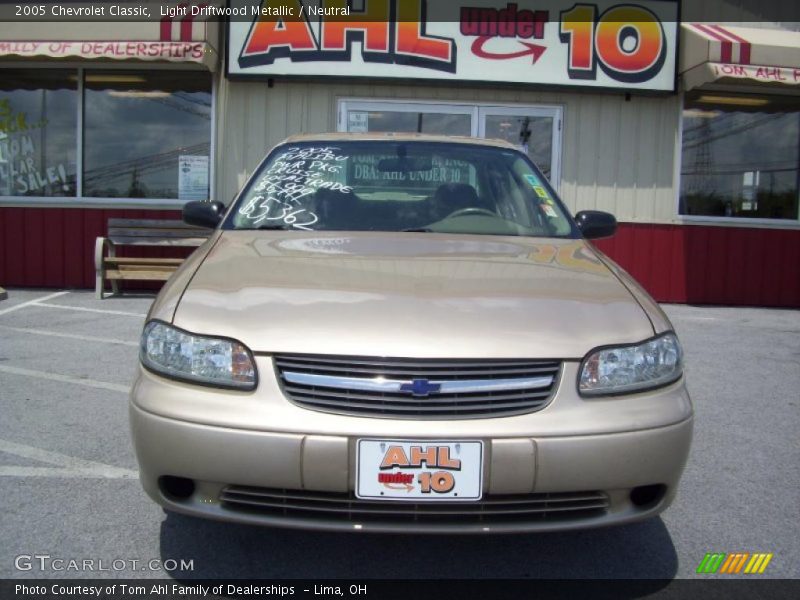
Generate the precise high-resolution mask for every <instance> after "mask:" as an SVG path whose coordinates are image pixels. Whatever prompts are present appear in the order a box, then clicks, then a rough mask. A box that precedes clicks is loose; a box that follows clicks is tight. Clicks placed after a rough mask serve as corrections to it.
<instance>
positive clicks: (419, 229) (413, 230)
mask: <svg viewBox="0 0 800 600" xmlns="http://www.w3.org/2000/svg"><path fill="white" fill-rule="evenodd" d="M400 231H402V232H403V233H433V229H429V228H428V227H409V228H408V229H401V230H400Z"/></svg>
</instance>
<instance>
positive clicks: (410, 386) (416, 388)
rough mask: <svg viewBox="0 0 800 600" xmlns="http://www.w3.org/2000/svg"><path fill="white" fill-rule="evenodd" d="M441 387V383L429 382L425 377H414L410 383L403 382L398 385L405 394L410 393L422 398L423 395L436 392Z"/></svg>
mask: <svg viewBox="0 0 800 600" xmlns="http://www.w3.org/2000/svg"><path fill="white" fill-rule="evenodd" d="M441 389H442V384H440V383H431V382H430V381H428V380H427V379H415V380H414V381H413V382H411V383H404V384H403V385H401V386H400V391H401V392H405V393H407V394H412V395H414V396H417V397H422V398H424V397H425V396H430V395H431V394H438V393H439V390H441Z"/></svg>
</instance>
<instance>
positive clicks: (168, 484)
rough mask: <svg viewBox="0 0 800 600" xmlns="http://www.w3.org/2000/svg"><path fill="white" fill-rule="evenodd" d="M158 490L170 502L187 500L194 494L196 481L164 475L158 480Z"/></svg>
mask: <svg viewBox="0 0 800 600" xmlns="http://www.w3.org/2000/svg"><path fill="white" fill-rule="evenodd" d="M158 488H159V489H160V490H161V493H162V494H164V496H166V497H167V498H168V499H170V500H177V501H181V500H186V499H188V498H189V496H191V495H192V494H194V481H192V480H191V479H186V478H185V477H175V476H173V475H164V476H163V477H159V478H158Z"/></svg>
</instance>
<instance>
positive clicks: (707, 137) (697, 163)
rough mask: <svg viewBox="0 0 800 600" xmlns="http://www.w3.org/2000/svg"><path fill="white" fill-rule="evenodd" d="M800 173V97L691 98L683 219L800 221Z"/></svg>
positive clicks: (715, 95)
mask: <svg viewBox="0 0 800 600" xmlns="http://www.w3.org/2000/svg"><path fill="white" fill-rule="evenodd" d="M799 166H800V101H798V100H797V99H796V98H792V97H789V96H786V97H782V96H745V95H728V94H722V93H711V92H695V93H693V94H687V96H686V102H685V105H684V111H683V160H682V168H681V194H680V212H681V214H684V215H704V216H718V217H749V218H762V219H763V218H766V219H797V218H798V193H799V192H800V190H798V176H799V175H800V171H799V170H798V167H799Z"/></svg>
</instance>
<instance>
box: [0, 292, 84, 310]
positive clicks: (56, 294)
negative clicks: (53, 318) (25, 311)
mask: <svg viewBox="0 0 800 600" xmlns="http://www.w3.org/2000/svg"><path fill="white" fill-rule="evenodd" d="M66 294H69V290H66V291H63V292H56V293H55V294H50V295H49V296H42V297H41V298H34V299H33V300H28V301H27V302H22V303H20V304H15V305H14V306H9V307H8V308H4V309H3V310H0V315H5V314H8V313H10V312H14V311H15V310H19V309H21V308H26V307H28V306H31V305H32V304H38V303H39V302H41V301H43V300H52V299H53V298H58V297H59V296H64V295H66Z"/></svg>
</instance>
